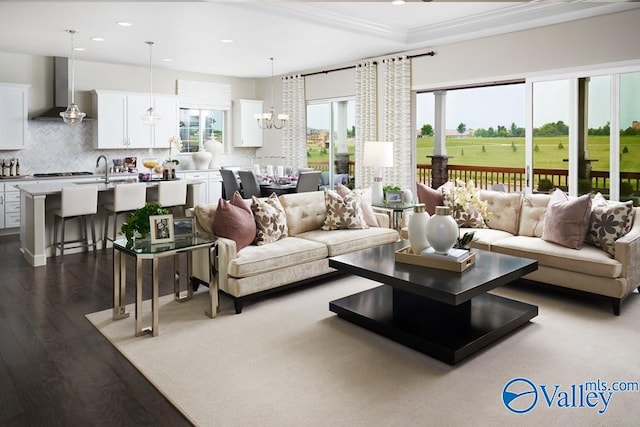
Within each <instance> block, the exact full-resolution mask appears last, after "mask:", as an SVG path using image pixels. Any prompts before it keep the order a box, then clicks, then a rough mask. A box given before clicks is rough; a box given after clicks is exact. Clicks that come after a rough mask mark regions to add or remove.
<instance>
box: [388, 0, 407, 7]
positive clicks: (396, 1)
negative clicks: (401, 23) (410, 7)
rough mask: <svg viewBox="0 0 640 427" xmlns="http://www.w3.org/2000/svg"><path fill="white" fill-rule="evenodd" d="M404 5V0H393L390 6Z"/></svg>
mask: <svg viewBox="0 0 640 427" xmlns="http://www.w3.org/2000/svg"><path fill="white" fill-rule="evenodd" d="M404 3H405V2H404V0H393V1H392V2H391V4H393V5H395V6H398V5H401V4H404Z"/></svg>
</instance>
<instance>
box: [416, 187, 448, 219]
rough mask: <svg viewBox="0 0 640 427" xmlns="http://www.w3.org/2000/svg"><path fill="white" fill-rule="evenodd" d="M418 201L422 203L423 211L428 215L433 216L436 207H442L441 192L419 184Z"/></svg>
mask: <svg viewBox="0 0 640 427" xmlns="http://www.w3.org/2000/svg"><path fill="white" fill-rule="evenodd" d="M417 187H418V201H419V202H420V203H424V206H425V210H426V211H427V212H428V213H429V215H435V213H436V206H442V204H443V200H442V191H439V190H436V189H434V188H431V187H429V186H427V185H424V184H422V183H421V182H419V183H417Z"/></svg>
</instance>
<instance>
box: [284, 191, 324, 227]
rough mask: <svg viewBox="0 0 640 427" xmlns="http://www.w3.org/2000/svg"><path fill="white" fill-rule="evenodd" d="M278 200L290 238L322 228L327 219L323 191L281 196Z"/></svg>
mask: <svg viewBox="0 0 640 427" xmlns="http://www.w3.org/2000/svg"><path fill="white" fill-rule="evenodd" d="M279 198H280V204H282V207H283V208H284V210H285V212H286V214H287V227H288V228H289V235H290V236H297V235H298V234H300V233H304V232H305V231H311V230H320V229H321V228H322V224H324V220H325V218H326V217H327V205H326V204H325V201H324V192H323V191H309V192H305V193H292V194H283V195H281V196H280V197H279Z"/></svg>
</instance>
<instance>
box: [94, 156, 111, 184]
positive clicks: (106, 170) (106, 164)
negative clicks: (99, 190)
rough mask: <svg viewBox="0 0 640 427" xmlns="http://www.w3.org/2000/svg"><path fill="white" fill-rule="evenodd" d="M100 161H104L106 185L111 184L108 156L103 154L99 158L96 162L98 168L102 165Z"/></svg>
mask: <svg viewBox="0 0 640 427" xmlns="http://www.w3.org/2000/svg"><path fill="white" fill-rule="evenodd" d="M100 159H104V183H105V184H108V183H109V162H107V156H105V155H104V154H101V155H100V156H98V160H96V167H98V166H99V165H100Z"/></svg>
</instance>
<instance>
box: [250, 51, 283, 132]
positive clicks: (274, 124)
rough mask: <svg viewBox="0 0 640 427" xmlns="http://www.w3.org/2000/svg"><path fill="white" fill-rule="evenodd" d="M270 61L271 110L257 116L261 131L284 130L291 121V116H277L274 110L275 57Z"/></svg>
mask: <svg viewBox="0 0 640 427" xmlns="http://www.w3.org/2000/svg"><path fill="white" fill-rule="evenodd" d="M269 59H270V60H271V109H270V110H269V112H268V113H258V114H256V115H255V118H256V120H257V121H258V127H259V128H261V129H272V128H275V129H282V128H283V127H285V126H286V124H287V121H288V120H289V115H288V114H278V115H276V112H275V110H274V108H273V57H271V58H269Z"/></svg>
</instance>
